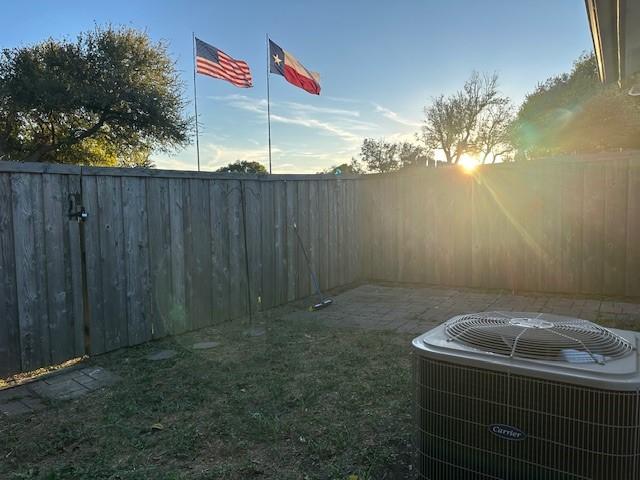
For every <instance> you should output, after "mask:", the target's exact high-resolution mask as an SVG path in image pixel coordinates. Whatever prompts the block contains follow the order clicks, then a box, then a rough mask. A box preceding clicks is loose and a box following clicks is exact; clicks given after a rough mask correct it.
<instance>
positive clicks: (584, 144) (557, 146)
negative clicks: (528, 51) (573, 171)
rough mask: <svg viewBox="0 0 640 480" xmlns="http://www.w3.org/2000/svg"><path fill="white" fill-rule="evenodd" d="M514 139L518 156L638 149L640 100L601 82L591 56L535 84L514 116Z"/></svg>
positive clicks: (582, 58)
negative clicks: (568, 69)
mask: <svg viewBox="0 0 640 480" xmlns="http://www.w3.org/2000/svg"><path fill="white" fill-rule="evenodd" d="M513 142H514V143H515V145H516V147H517V149H518V155H519V156H520V157H522V158H529V159H530V158H536V157H542V156H548V155H554V154H561V153H573V152H597V151H602V150H615V149H619V148H634V149H637V148H640V98H638V97H633V96H630V95H628V94H627V90H625V89H622V90H621V89H619V88H618V87H617V86H616V85H611V86H606V85H603V84H602V83H601V82H600V80H599V79H598V68H597V64H596V59H595V56H594V55H593V54H586V55H582V56H581V57H580V58H578V60H577V61H576V62H575V63H574V65H573V69H572V70H571V72H569V73H564V74H562V75H557V76H554V77H551V78H549V79H547V80H546V81H545V82H543V83H541V84H539V85H538V86H537V87H536V88H535V89H534V91H533V92H531V93H530V94H529V95H527V97H526V98H525V101H524V103H523V104H522V106H521V107H520V110H519V112H518V115H517V119H516V123H515V128H514V132H513Z"/></svg>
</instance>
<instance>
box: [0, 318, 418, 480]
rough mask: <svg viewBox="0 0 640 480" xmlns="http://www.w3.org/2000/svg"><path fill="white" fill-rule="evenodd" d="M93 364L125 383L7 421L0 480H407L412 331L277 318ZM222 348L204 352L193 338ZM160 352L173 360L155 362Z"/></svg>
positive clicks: (2, 428) (0, 429)
mask: <svg viewBox="0 0 640 480" xmlns="http://www.w3.org/2000/svg"><path fill="white" fill-rule="evenodd" d="M246 328H247V326H246V325H233V324H228V325H222V326H219V327H216V328H208V329H205V330H201V331H199V332H195V333H191V334H187V335H182V336H179V337H173V338H171V339H165V340H162V341H156V342H152V343H150V344H147V345H142V346H139V347H134V348H129V349H123V350H120V351H117V352H113V353H111V354H107V355H103V356H100V357H97V358H93V359H91V360H90V361H89V363H90V364H92V365H100V366H102V367H104V368H106V369H108V370H110V371H112V372H113V373H116V374H117V375H119V376H121V377H122V379H123V380H122V381H121V382H119V383H118V384H117V385H115V386H113V387H111V388H109V389H105V390H101V391H99V392H96V393H93V394H91V395H89V396H87V397H84V398H80V399H78V400H74V401H70V402H60V403H57V404H54V405H52V406H51V408H49V409H47V410H45V411H43V412H39V413H36V414H33V415H29V416H22V417H10V418H7V419H2V422H3V423H2V424H0V458H1V459H2V462H0V478H9V479H35V478H43V479H76V478H86V479H114V478H117V479H122V480H124V479H147V478H148V479H214V478H215V479H218V478H220V479H240V478H242V479H247V478H274V479H275V478H277V479H305V478H306V479H346V478H354V479H355V478H357V479H359V480H367V479H408V478H414V477H413V472H412V471H411V467H410V464H411V446H410V444H411V437H412V423H411V420H412V413H411V408H412V405H411V384H410V382H411V362H410V348H409V342H410V339H411V335H404V334H393V333H388V332H385V333H383V332H371V331H362V330H353V329H335V328H328V327H323V326H322V325H321V324H318V323H315V322H313V321H301V322H291V321H284V320H279V319H275V320H269V321H268V323H267V324H266V332H265V333H264V334H263V335H260V336H249V335H247V334H246ZM202 340H213V341H216V342H219V345H218V346H217V347H215V348H213V349H211V350H200V351H196V350H193V349H191V345H192V344H193V343H194V342H196V341H202ZM160 349H174V350H177V352H178V354H177V355H176V356H175V357H173V358H171V359H168V360H163V361H159V362H151V361H149V360H147V359H146V358H145V357H146V355H148V354H149V353H151V352H153V351H157V350H160Z"/></svg>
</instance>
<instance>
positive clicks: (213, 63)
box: [196, 38, 253, 88]
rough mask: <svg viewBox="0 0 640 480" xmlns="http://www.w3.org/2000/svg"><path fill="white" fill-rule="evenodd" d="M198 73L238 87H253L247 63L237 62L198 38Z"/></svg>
mask: <svg viewBox="0 0 640 480" xmlns="http://www.w3.org/2000/svg"><path fill="white" fill-rule="evenodd" d="M196 72H198V73H201V74H203V75H208V76H210V77H213V78H220V79H222V80H227V81H228V82H231V83H233V84H234V85H235V86H236V87H242V88H248V87H252V86H253V84H252V82H251V71H250V70H249V65H247V62H243V61H242V60H235V59H233V58H231V57H230V56H229V55H227V54H226V53H224V52H223V51H222V50H218V49H217V48H216V47H214V46H212V45H209V44H208V43H205V42H203V41H202V40H200V39H199V38H196Z"/></svg>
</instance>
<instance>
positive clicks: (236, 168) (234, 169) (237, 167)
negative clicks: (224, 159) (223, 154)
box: [216, 160, 269, 174]
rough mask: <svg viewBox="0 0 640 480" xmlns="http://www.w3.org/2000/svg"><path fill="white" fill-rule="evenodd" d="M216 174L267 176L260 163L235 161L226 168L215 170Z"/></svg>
mask: <svg viewBox="0 0 640 480" xmlns="http://www.w3.org/2000/svg"><path fill="white" fill-rule="evenodd" d="M216 172H218V173H260V174H267V173H269V172H267V168H266V167H265V166H264V165H262V164H261V163H260V162H250V161H248V160H236V161H235V162H233V163H230V164H229V165H227V166H226V167H220V168H219V169H218V170H216Z"/></svg>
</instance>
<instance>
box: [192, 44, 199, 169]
mask: <svg viewBox="0 0 640 480" xmlns="http://www.w3.org/2000/svg"><path fill="white" fill-rule="evenodd" d="M191 34H192V36H193V105H194V107H195V110H196V158H197V159H198V171H200V135H199V133H198V90H197V89H196V33H195V32H191Z"/></svg>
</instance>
